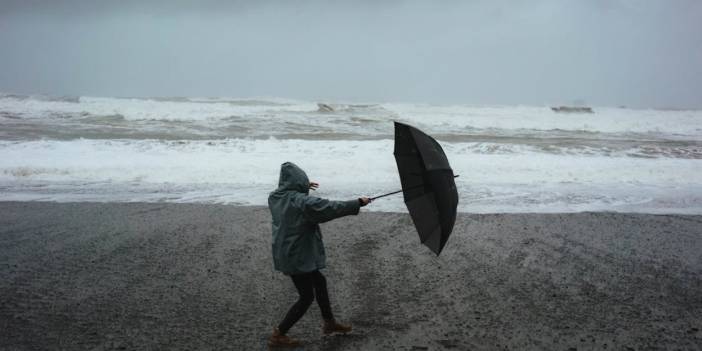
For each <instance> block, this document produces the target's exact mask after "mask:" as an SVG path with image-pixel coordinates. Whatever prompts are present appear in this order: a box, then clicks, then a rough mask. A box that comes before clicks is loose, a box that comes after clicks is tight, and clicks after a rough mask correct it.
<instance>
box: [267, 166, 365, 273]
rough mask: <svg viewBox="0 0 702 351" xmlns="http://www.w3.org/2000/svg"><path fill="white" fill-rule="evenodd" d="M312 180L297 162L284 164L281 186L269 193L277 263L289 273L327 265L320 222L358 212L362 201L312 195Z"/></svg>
mask: <svg viewBox="0 0 702 351" xmlns="http://www.w3.org/2000/svg"><path fill="white" fill-rule="evenodd" d="M309 186H310V181H309V179H308V178H307V174H305V171H303V170H302V169H300V167H298V166H296V165H295V164H294V163H291V162H285V163H283V164H282V165H281V167H280V180H279V181H278V189H276V190H275V191H273V192H272V193H270V195H269V196H268V208H269V209H270V210H271V216H272V217H273V263H274V266H275V269H276V270H279V271H281V272H283V273H285V274H288V275H292V274H300V273H307V272H312V271H315V270H318V269H322V268H324V267H325V266H326V256H325V254H324V243H323V242H322V231H321V230H320V228H319V223H323V222H327V221H330V220H332V219H335V218H339V217H343V216H348V215H356V214H358V211H359V209H360V204H359V202H358V200H351V201H329V200H325V199H320V198H318V197H314V196H309V195H308V193H309Z"/></svg>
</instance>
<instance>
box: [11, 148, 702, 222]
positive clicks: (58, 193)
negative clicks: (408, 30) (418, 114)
mask: <svg viewBox="0 0 702 351" xmlns="http://www.w3.org/2000/svg"><path fill="white" fill-rule="evenodd" d="M392 145H393V141H392V140H390V139H381V140H366V141H357V140H335V141H326V140H300V139H282V140H279V139H275V138H269V139H226V140H207V141H203V140H187V141H182V140H181V141H165V140H129V139H122V140H89V139H82V140H70V141H61V140H39V141H21V142H17V141H3V142H0V188H1V189H2V199H3V200H48V201H147V202H150V201H169V202H206V203H236V204H246V205H265V204H266V198H267V194H268V192H269V191H271V190H272V189H273V188H275V186H276V182H277V178H278V170H279V165H280V164H281V163H283V162H285V161H294V162H296V163H298V164H299V165H300V166H301V167H302V168H304V169H305V170H307V172H308V174H309V175H310V177H311V178H313V179H315V180H316V181H318V182H320V183H321V184H322V188H321V189H320V190H319V191H318V192H317V193H316V194H317V195H319V196H323V197H332V198H340V199H344V198H352V197H355V196H359V195H374V194H379V193H382V192H386V191H390V190H395V188H397V187H398V184H399V179H398V176H397V169H396V166H395V163H394V159H393V156H392ZM496 145H497V144H496ZM443 146H444V149H445V151H446V154H447V156H448V157H449V159H450V160H451V163H452V166H453V168H454V172H455V173H456V174H460V175H461V176H460V177H459V178H458V179H457V186H458V191H459V195H460V198H461V201H460V203H459V210H460V211H463V212H479V213H488V212H578V211H627V212H648V213H702V186H700V184H702V176H701V175H700V172H699V170H700V166H702V164H701V163H700V162H702V161H700V160H699V159H694V158H675V157H665V156H660V157H655V158H648V157H632V156H631V155H630V153H629V152H620V153H618V154H612V153H603V152H602V151H598V152H593V151H592V150H587V149H583V148H575V149H573V150H569V151H567V152H566V151H564V152H559V153H554V152H543V151H541V149H538V148H531V147H524V146H521V147H516V148H512V149H510V148H509V147H507V150H504V149H500V148H499V147H498V148H496V149H495V148H492V147H487V149H486V146H485V145H484V143H463V142H454V143H444V144H443ZM493 146H494V145H493ZM401 200H402V197H401V196H397V197H395V198H390V199H382V200H379V201H377V202H376V203H375V204H374V206H372V208H369V209H370V210H380V211H404V205H403V203H402V201H401Z"/></svg>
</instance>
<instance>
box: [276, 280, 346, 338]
mask: <svg viewBox="0 0 702 351" xmlns="http://www.w3.org/2000/svg"><path fill="white" fill-rule="evenodd" d="M290 277H291V278H292V281H293V283H295V288H297V293H298V294H300V297H299V298H298V299H297V302H295V304H294V305H292V307H290V310H289V311H288V314H287V315H285V319H283V321H282V322H280V325H278V330H280V333H281V334H285V333H287V332H288V330H290V328H292V326H293V325H294V324H295V323H296V322H297V321H298V320H299V319H300V318H302V316H303V315H304V314H305V312H307V309H308V308H309V307H310V305H312V301H314V299H315V297H316V298H317V304H318V305H319V309H320V310H321V311H322V318H324V319H334V315H333V314H332V311H331V305H330V304H329V293H328V292H327V279H326V278H324V275H322V273H321V272H320V271H314V272H309V273H303V274H295V275H291V276H290Z"/></svg>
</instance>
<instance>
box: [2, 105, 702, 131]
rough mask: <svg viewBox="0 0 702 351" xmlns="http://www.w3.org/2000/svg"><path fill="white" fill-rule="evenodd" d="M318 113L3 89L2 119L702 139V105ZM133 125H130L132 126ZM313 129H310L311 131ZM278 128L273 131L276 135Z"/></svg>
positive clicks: (375, 108) (380, 108)
mask: <svg viewBox="0 0 702 351" xmlns="http://www.w3.org/2000/svg"><path fill="white" fill-rule="evenodd" d="M329 105H330V106H331V107H332V108H333V111H331V112H318V107H317V103H316V102H306V101H298V100H285V99H270V100H266V99H214V98H199V99H198V98H162V99H156V98H150V99H143V98H93V97H80V98H75V97H70V98H43V97H42V98H36V97H29V96H19V97H18V96H13V95H3V96H1V97H0V116H2V118H4V119H10V118H15V119H26V120H51V119H61V118H63V119H70V118H85V117H90V118H93V119H95V118H100V116H105V117H109V118H112V117H113V116H122V117H123V118H124V120H126V121H129V122H133V125H132V126H131V127H133V128H138V127H139V126H140V125H142V124H143V123H142V122H150V121H166V122H183V123H184V124H189V125H190V126H192V127H193V128H200V129H202V128H204V129H207V128H210V127H220V126H221V125H222V124H226V123H227V122H229V121H231V120H232V119H233V118H238V121H237V123H240V124H242V125H244V124H246V127H247V128H248V129H249V130H251V131H252V132H253V133H255V134H256V135H264V134H265V133H267V132H268V131H271V130H272V131H274V132H277V133H283V132H284V131H282V130H281V128H280V125H285V124H286V123H289V124H303V125H307V126H308V128H309V129H311V132H312V134H313V133H314V132H315V130H314V129H315V128H322V127H323V129H325V131H324V132H325V133H328V132H331V133H334V132H338V133H341V134H350V135H368V136H373V135H378V134H392V123H391V122H392V121H394V120H397V121H401V122H406V123H409V124H412V125H415V126H417V127H419V128H421V129H424V130H427V131H428V132H431V133H432V134H433V135H447V136H456V135H470V134H480V135H495V136H500V135H509V134H512V135H516V134H519V133H526V134H530V135H532V136H533V135H536V134H539V133H540V134H543V135H546V136H554V135H558V134H569V133H570V134H572V133H579V134H580V135H581V136H584V135H588V134H590V135H593V136H595V137H607V136H611V135H614V136H616V137H618V136H622V135H640V136H643V137H647V136H652V137H654V138H669V139H675V138H683V139H684V138H688V139H689V138H694V139H697V140H699V139H702V111H659V110H631V109H621V108H597V109H596V113H592V114H586V115H563V114H557V113H553V112H552V111H551V110H550V109H549V108H548V107H529V106H512V107H508V106H502V107H475V106H458V105H455V106H433V105H420V104H343V103H336V104H334V103H329ZM128 127H129V126H128ZM306 132H310V130H308V131H306ZM274 134H275V133H272V134H271V135H274Z"/></svg>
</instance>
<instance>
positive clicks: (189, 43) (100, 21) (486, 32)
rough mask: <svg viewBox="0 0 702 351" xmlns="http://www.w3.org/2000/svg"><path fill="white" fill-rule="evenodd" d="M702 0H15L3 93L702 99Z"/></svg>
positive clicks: (1, 75)
mask: <svg viewBox="0 0 702 351" xmlns="http://www.w3.org/2000/svg"><path fill="white" fill-rule="evenodd" d="M700 23H702V1H698V0H599V1H593V0H582V1H575V0H571V1H569V0H535V1H526V0H515V1H488V0H485V1H483V0H479V1H443V2H439V1H431V2H430V1H400V0H396V1H384V2H381V1H354V2H352V1H321V0H320V1H282V0H281V1H222V0H210V1H88V0H67V1H60V0H59V1H35V0H21V1H3V0H0V48H1V49H0V50H1V51H2V52H1V53H0V91H3V92H11V93H23V94H38V93H43V94H52V95H93V96H234V97H250V96H279V97H292V98H304V99H309V100H355V101H408V102H429V103H466V104H537V105H542V104H561V103H565V104H567V103H571V102H572V101H574V100H583V101H585V102H587V103H590V104H593V105H614V106H618V105H627V106H637V107H702V25H701V24H700Z"/></svg>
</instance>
